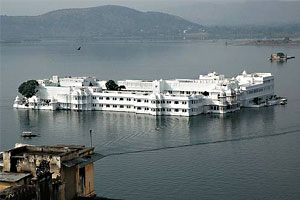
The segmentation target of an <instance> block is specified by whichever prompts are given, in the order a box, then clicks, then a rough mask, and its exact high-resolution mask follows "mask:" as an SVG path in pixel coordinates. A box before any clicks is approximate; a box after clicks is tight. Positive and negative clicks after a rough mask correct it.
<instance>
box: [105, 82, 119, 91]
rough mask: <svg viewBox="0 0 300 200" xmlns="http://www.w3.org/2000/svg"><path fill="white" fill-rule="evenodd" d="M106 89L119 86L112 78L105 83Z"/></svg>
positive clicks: (115, 88) (114, 88)
mask: <svg viewBox="0 0 300 200" xmlns="http://www.w3.org/2000/svg"><path fill="white" fill-rule="evenodd" d="M105 86H106V89H107V90H118V89H119V86H118V85H117V84H116V82H115V81H114V80H109V81H107V82H106V83H105Z"/></svg>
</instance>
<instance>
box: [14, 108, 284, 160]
mask: <svg viewBox="0 0 300 200" xmlns="http://www.w3.org/2000/svg"><path fill="white" fill-rule="evenodd" d="M274 109H276V107H269V108H260V109H242V110H240V111H239V112H235V113H230V114H226V115H199V116H194V117H190V118H187V117H176V116H151V115H141V114H134V113H124V112H97V111H87V112H74V111H57V112H51V111H49V112H47V111H46V112H45V111H33V110H16V111H15V114H16V115H17V117H16V119H17V123H16V124H18V126H19V128H18V129H19V130H26V131H32V132H34V133H40V134H41V138H40V139H39V140H38V141H37V140H32V141H30V142H32V143H39V142H41V141H42V143H43V144H57V143H62V142H63V143H83V144H85V145H88V141H89V135H88V132H89V130H90V129H92V130H93V133H94V137H93V139H94V145H95V147H96V149H97V151H98V152H101V153H103V154H114V153H122V152H131V151H142V150H151V149H157V148H164V147H176V146H182V145H193V144H199V143H209V142H216V141H228V140H236V139H244V138H247V137H256V136H264V135H270V134H273V133H275V131H276V130H279V127H277V126H276V124H274V121H275V120H274ZM266 116H267V117H266Z"/></svg>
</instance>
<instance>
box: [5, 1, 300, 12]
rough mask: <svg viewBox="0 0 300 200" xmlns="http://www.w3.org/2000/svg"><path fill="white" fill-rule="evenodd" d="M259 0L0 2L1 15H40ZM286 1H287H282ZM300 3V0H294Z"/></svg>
mask: <svg viewBox="0 0 300 200" xmlns="http://www.w3.org/2000/svg"><path fill="white" fill-rule="evenodd" d="M245 1H257V2H260V1H259V0H187V1H184V0H179V1H177V0H175V1H174V0H173V1H172V0H104V1H103V0H0V2H1V4H0V8H1V9H0V14H1V15H39V14H44V13H46V12H49V11H53V10H57V9H63V8H85V7H93V6H101V5H108V4H110V5H123V6H128V7H131V8H135V9H139V10H144V11H146V10H149V9H150V10H151V9H152V10H153V9H155V6H157V7H159V5H160V4H164V5H167V4H172V5H173V6H174V4H176V2H177V3H178V2H181V3H183V2H185V3H187V2H219V3H226V2H245ZM267 1H279V0H267ZM281 1H286V0H281ZM294 1H300V0H294Z"/></svg>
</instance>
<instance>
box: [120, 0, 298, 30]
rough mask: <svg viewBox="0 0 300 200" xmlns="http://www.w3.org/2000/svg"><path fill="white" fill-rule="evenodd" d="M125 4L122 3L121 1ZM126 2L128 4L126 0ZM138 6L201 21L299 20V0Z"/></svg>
mask: <svg viewBox="0 0 300 200" xmlns="http://www.w3.org/2000/svg"><path fill="white" fill-rule="evenodd" d="M124 5H125V3H124ZM127 5H128V6H131V5H130V4H129V3H128V4H127ZM132 5H135V8H138V9H139V10H156V11H160V12H166V13H170V14H173V15H177V16H180V17H183V18H184V19H187V20H189V21H192V22H195V23H198V24H201V25H213V26H215V25H218V26H220V25H221V26H223V25H226V26H240V25H267V26H272V25H286V24H300V20H299V19H300V1H293V0H291V1H275V0H272V1H270V0H247V1H208V0H207V1H206V2H204V1H174V2H172V4H170V1H161V2H160V3H159V4H158V3H157V2H156V1H140V2H139V3H138V2H136V1H135V2H134V3H132Z"/></svg>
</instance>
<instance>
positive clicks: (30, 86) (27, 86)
mask: <svg viewBox="0 0 300 200" xmlns="http://www.w3.org/2000/svg"><path fill="white" fill-rule="evenodd" d="M38 85H39V83H38V82H37V81H36V80H29V81H26V82H24V83H22V84H21V85H20V86H19V88H18V91H19V92H20V93H21V94H22V95H23V96H24V97H26V98H30V97H32V96H33V95H35V94H36V92H37V90H36V87H37V86H38Z"/></svg>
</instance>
